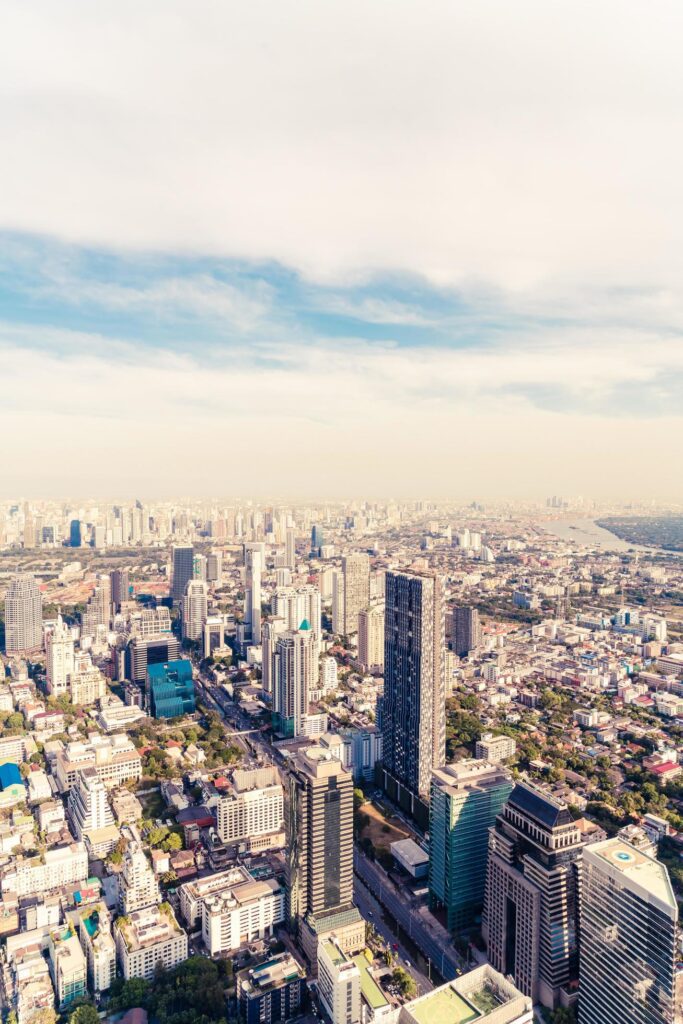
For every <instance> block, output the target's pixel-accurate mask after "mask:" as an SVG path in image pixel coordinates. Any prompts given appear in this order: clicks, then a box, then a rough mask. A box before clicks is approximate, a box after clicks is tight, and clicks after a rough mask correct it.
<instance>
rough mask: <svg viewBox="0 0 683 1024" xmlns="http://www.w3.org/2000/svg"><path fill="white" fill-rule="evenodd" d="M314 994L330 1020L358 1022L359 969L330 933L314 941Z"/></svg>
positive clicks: (341, 1023)
mask: <svg viewBox="0 0 683 1024" xmlns="http://www.w3.org/2000/svg"><path fill="white" fill-rule="evenodd" d="M318 995H319V996H320V1002H321V1003H322V1005H323V1007H324V1009H325V1012H326V1013H327V1016H328V1017H329V1019H330V1022H331V1024H360V1020H361V1001H360V971H359V969H358V964H356V963H355V962H354V960H353V959H352V958H351V957H349V956H347V955H346V953H345V952H344V950H343V949H342V948H341V946H340V945H339V943H338V942H337V940H336V936H335V935H334V934H333V935H330V936H327V937H325V938H324V939H321V940H320V942H319V943H318Z"/></svg>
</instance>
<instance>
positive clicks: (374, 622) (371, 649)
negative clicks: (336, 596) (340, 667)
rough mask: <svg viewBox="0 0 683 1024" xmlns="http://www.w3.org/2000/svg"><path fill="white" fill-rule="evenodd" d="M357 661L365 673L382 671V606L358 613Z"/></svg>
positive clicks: (364, 609) (374, 606)
mask: <svg viewBox="0 0 683 1024" xmlns="http://www.w3.org/2000/svg"><path fill="white" fill-rule="evenodd" d="M358 660H359V661H360V663H361V665H362V666H363V668H364V669H365V670H366V672H371V671H379V672H381V671H383V669H384V604H377V605H373V607H371V608H363V609H362V611H360V612H359V613H358Z"/></svg>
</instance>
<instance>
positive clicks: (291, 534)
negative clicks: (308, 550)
mask: <svg viewBox="0 0 683 1024" xmlns="http://www.w3.org/2000/svg"><path fill="white" fill-rule="evenodd" d="M285 565H286V566H287V567H288V568H289V569H294V568H296V533H295V531H294V530H291V529H290V530H287V532H286V534H285Z"/></svg>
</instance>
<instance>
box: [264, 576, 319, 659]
mask: <svg viewBox="0 0 683 1024" xmlns="http://www.w3.org/2000/svg"><path fill="white" fill-rule="evenodd" d="M320 607H321V600H320V591H319V590H318V588H317V587H315V586H313V584H311V583H305V584H304V585H303V586H298V587H279V588H278V589H277V590H276V592H275V596H274V598H273V615H274V617H275V618H277V619H283V620H284V622H285V628H286V629H298V628H299V626H300V625H301V623H302V622H303V620H304V619H306V620H307V622H308V624H309V626H310V628H311V630H312V631H313V634H314V640H315V659H316V661H317V659H318V658H319V656H320V639H321V636H322V628H321V620H320Z"/></svg>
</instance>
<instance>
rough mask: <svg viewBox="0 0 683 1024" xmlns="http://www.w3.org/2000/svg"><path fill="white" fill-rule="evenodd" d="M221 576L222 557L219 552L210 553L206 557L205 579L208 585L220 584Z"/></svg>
mask: <svg viewBox="0 0 683 1024" xmlns="http://www.w3.org/2000/svg"><path fill="white" fill-rule="evenodd" d="M222 575H223V555H222V553H221V552H220V551H210V552H209V554H208V555H207V556H206V579H207V582H208V583H220V581H221V576H222Z"/></svg>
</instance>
